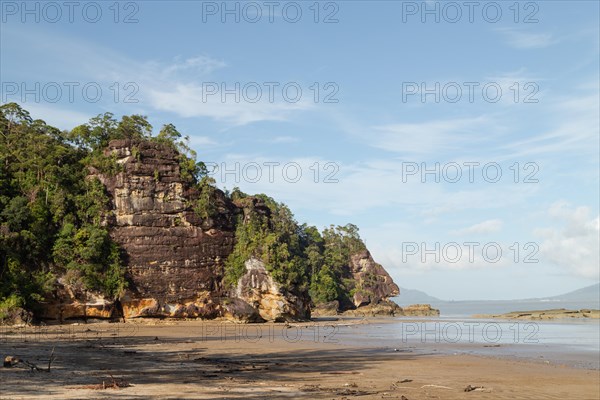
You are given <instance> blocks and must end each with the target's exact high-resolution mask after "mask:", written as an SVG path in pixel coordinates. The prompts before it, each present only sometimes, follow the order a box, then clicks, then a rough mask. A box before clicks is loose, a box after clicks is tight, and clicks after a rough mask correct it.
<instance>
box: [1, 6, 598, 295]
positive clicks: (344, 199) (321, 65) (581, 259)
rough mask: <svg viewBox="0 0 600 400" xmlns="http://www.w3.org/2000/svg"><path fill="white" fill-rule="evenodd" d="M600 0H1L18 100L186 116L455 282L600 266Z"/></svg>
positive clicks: (327, 219) (73, 119)
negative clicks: (89, 0)
mask: <svg viewBox="0 0 600 400" xmlns="http://www.w3.org/2000/svg"><path fill="white" fill-rule="evenodd" d="M599 4H600V3H598V2H597V1H536V2H527V1H520V2H516V1H497V2H488V1H484V2H479V1H474V2H461V1H458V2H434V1H427V2H413V1H321V2H316V1H297V2H289V1H272V2H270V1H257V2H248V1H244V2H237V1H227V2H222V1H218V2H211V1H209V2H206V1H204V2H203V1H123V2H115V1H107V2H104V1H96V2H87V1H76V2H61V1H57V2H37V1H30V2H27V3H24V2H21V1H18V2H15V1H2V2H0V12H1V15H0V18H1V21H0V45H1V46H0V47H1V50H0V82H1V103H7V102H13V101H14V102H17V103H19V104H21V105H22V106H23V107H24V108H25V109H27V110H28V111H29V112H30V113H31V114H32V116H33V117H34V118H40V119H43V120H45V121H46V122H47V123H49V124H52V125H54V126H56V127H58V128H61V129H72V128H73V127H75V126H77V125H80V124H82V123H85V122H87V121H88V120H89V118H91V117H93V116H96V115H98V114H100V113H104V112H112V113H114V114H115V115H116V116H119V117H120V116H121V115H130V114H142V115H146V116H148V119H149V121H150V122H151V123H152V124H153V126H154V127H155V130H156V131H158V130H159V129H160V127H161V126H162V125H164V124H168V123H173V124H174V125H175V126H176V127H177V128H178V130H179V131H181V132H182V133H184V134H186V135H189V138H190V144H191V147H192V148H193V149H195V150H196V151H197V153H198V159H199V160H202V161H204V162H206V163H207V164H208V165H209V166H211V168H212V170H213V171H214V172H213V176H214V178H215V179H216V180H217V184H218V186H219V187H221V188H224V189H225V188H226V189H229V190H231V189H232V188H233V187H235V186H238V187H240V188H241V189H242V190H243V191H245V192H248V193H266V194H268V195H270V196H272V197H274V198H276V199H277V200H278V201H281V202H284V203H286V204H287V205H289V207H290V208H291V209H292V210H293V212H294V214H295V216H296V219H297V220H298V221H299V222H301V223H302V222H306V223H308V224H311V225H315V226H318V227H320V228H323V227H326V226H329V225H330V224H335V225H344V224H346V223H353V224H356V225H357V226H359V228H360V233H361V236H362V237H363V239H364V240H365V241H366V243H367V246H368V247H369V249H370V251H371V253H372V255H373V257H374V258H375V260H376V261H377V262H379V263H381V264H382V265H383V266H384V267H385V268H386V269H387V270H388V272H389V273H390V275H391V276H392V277H393V279H394V280H395V281H396V282H397V283H398V284H399V285H400V286H402V287H406V288H412V289H419V290H423V291H425V292H427V293H428V294H430V295H433V296H436V297H439V298H442V299H454V300H466V299H514V298H531V297H543V296H550V295H556V294H560V293H563V292H568V291H571V290H575V289H578V288H580V287H583V286H587V285H591V284H594V283H596V282H598V281H599V279H600V277H599V274H600V260H599V217H598V215H599V200H600V199H599V196H600V194H599V187H600V183H599V175H600V173H599V169H600V165H599V157H600V156H599V154H600V142H599V139H600V111H599V110H600V96H599V93H600V77H599V70H600V65H599V63H600V61H599V60H600V49H599V47H600V43H599V38H600V32H599V29H600V20H599V16H600V10H599Z"/></svg>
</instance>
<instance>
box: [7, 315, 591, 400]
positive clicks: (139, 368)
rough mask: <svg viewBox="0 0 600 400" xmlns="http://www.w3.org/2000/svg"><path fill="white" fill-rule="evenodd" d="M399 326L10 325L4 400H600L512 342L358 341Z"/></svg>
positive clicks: (586, 377) (563, 368) (567, 369)
mask: <svg viewBox="0 0 600 400" xmlns="http://www.w3.org/2000/svg"><path fill="white" fill-rule="evenodd" d="M407 323H409V322H408V321H407ZM410 323H414V322H410ZM394 324H398V319H392V318H389V319H377V320H375V319H349V320H333V319H331V320H328V319H322V320H320V321H318V322H308V323H303V324H234V323H230V322H224V321H223V322H221V321H210V322H206V321H169V320H146V321H138V322H128V323H89V324H73V325H60V326H45V327H22V328H15V327H3V328H2V331H1V333H2V335H1V336H0V349H1V351H0V352H1V355H2V357H3V358H4V357H6V356H8V355H10V356H13V357H17V358H19V359H22V360H25V361H26V362H27V364H25V363H23V362H21V363H17V364H16V365H14V366H12V367H10V368H6V367H5V368H0V381H1V382H2V385H1V387H0V398H2V399H33V398H40V397H44V398H48V399H76V398H119V399H146V398H160V399H182V398H185V399H213V398H214V399H236V398H245V399H262V398H288V399H289V398H306V399H344V398H352V397H359V398H365V399H381V398H390V399H408V400H414V399H448V400H453V399H598V398H600V374H599V372H598V369H597V368H590V367H589V366H587V367H586V365H583V366H582V365H579V366H577V364H574V363H572V362H569V360H568V358H565V359H564V360H563V358H562V357H560V355H559V356H556V357H554V358H550V359H545V358H543V357H542V358H540V357H539V356H533V355H531V356H524V357H522V358H518V357H512V356H511V353H510V351H508V352H506V348H507V347H509V348H510V347H511V346H513V345H509V344H490V343H483V342H476V343H470V344H469V343H466V344H464V343H463V344H460V346H462V347H460V346H459V347H457V345H456V344H454V345H452V344H449V343H446V342H444V341H442V342H440V343H437V342H435V341H432V342H427V341H425V342H423V341H421V340H419V341H417V342H415V341H412V342H411V341H402V340H400V341H399V342H396V343H399V344H398V345H397V346H396V347H392V346H391V345H392V343H393V341H390V340H388V341H386V340H380V339H377V340H372V341H366V342H365V341H362V339H361V338H363V337H364V336H365V335H364V332H365V330H366V331H367V332H368V331H373V332H385V330H384V331H382V330H381V329H380V328H381V327H384V328H387V329H391V328H392V327H393V326H395V325H394ZM357 334H360V335H361V337H357ZM371 336H372V337H376V335H375V336H373V335H371ZM460 348H463V349H464V351H460V350H457V349H460ZM541 349H542V350H540V351H543V348H541ZM53 350H54V351H53ZM472 350H476V351H474V352H473V351H472ZM477 350H481V352H478V351H477ZM52 352H53V356H52V362H51V364H50V371H49V372H48V371H47V367H48V364H49V359H50V356H51V354H52ZM469 352H471V354H470V353H469ZM565 353H568V352H565ZM539 354H542V353H539ZM596 357H597V354H596ZM32 365H35V366H37V367H38V368H39V369H40V370H39V371H38V370H32V369H31V366H32ZM469 386H470V388H469V389H471V390H469V391H467V392H466V391H465V389H466V388H468V387H469ZM402 396H404V397H402Z"/></svg>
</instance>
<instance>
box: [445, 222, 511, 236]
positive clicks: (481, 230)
mask: <svg viewBox="0 0 600 400" xmlns="http://www.w3.org/2000/svg"><path fill="white" fill-rule="evenodd" d="M502 225H503V223H502V220H500V219H489V220H487V221H483V222H480V223H478V224H475V225H471V226H469V227H466V228H462V229H457V230H455V231H453V232H452V233H454V234H457V235H471V234H477V235H481V234H486V233H493V232H498V231H499V230H500V229H502Z"/></svg>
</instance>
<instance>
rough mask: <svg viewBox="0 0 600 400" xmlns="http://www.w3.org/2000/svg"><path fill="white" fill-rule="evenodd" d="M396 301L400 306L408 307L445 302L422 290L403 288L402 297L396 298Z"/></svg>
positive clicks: (401, 289)
mask: <svg viewBox="0 0 600 400" xmlns="http://www.w3.org/2000/svg"><path fill="white" fill-rule="evenodd" d="M394 301H395V302H396V303H398V305H400V306H407V305H410V304H419V303H426V304H435V303H440V302H444V300H440V299H438V298H437V297H433V296H430V295H428V294H427V293H425V292H422V291H420V290H415V289H406V288H403V287H401V288H400V296H398V297H396V298H394Z"/></svg>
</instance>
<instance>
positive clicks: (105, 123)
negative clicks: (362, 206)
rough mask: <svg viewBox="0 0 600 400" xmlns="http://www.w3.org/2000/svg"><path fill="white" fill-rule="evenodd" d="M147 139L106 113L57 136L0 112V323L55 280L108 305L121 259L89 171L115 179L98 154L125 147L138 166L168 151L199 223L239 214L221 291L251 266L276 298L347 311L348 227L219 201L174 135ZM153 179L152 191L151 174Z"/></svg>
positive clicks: (353, 242)
mask: <svg viewBox="0 0 600 400" xmlns="http://www.w3.org/2000/svg"><path fill="white" fill-rule="evenodd" d="M152 130H153V128H152V125H151V124H150V123H149V122H148V120H147V118H146V117H145V116H141V115H132V116H124V117H122V119H121V120H119V121H118V120H116V119H115V118H114V116H113V114H111V113H104V114H101V115H98V116H97V117H94V118H92V119H91V120H90V121H89V122H88V123H86V124H83V125H80V126H77V127H75V128H74V129H72V130H70V131H60V130H59V129H57V128H54V127H52V126H49V125H47V124H46V123H45V122H44V121H42V120H34V119H33V118H31V116H30V115H29V113H28V112H27V111H26V110H24V109H22V108H21V107H20V106H19V105H17V104H15V103H10V104H5V105H2V106H0V319H1V318H3V317H4V316H5V315H6V314H7V312H8V311H9V310H10V309H12V308H16V307H23V308H26V309H29V310H35V308H36V306H37V305H38V304H39V303H40V302H42V301H44V299H45V298H47V296H48V295H49V294H50V293H51V292H52V290H53V289H54V287H55V283H56V281H57V278H59V277H60V278H61V280H62V281H63V282H66V283H68V284H70V285H73V286H74V287H77V288H80V289H82V290H92V291H98V292H101V293H103V294H104V295H106V296H108V297H110V298H118V297H119V296H120V295H121V294H122V292H123V290H124V289H125V288H126V286H127V280H126V277H125V266H124V263H123V260H122V255H121V251H120V249H119V247H118V245H117V244H116V243H115V242H114V241H113V240H112V239H111V237H110V235H109V231H108V227H107V220H108V219H109V217H110V213H111V207H110V201H109V198H108V196H107V193H106V189H105V187H104V185H103V184H102V183H101V182H100V181H99V180H98V179H97V178H92V177H91V176H90V171H93V170H96V171H99V172H101V173H103V174H104V175H108V176H114V175H115V174H117V173H119V172H121V171H122V167H121V165H119V164H118V163H117V162H116V156H114V155H110V156H107V155H106V154H105V153H104V150H105V148H106V147H107V146H108V144H109V142H110V141H111V140H114V139H129V140H133V141H134V143H133V145H132V147H131V149H132V150H131V151H132V156H133V157H134V159H136V160H138V161H143V160H142V159H141V158H142V153H141V151H140V147H139V146H140V145H142V144H143V143H142V142H143V141H152V142H156V143H160V144H162V145H165V146H170V147H171V148H173V149H174V150H175V151H176V152H177V154H178V157H179V165H180V172H181V177H182V179H183V180H184V181H186V182H187V184H188V185H189V186H190V187H195V188H196V189H197V191H198V193H199V196H198V199H197V200H196V201H195V204H192V205H191V206H192V208H193V209H194V210H195V212H196V213H197V214H198V216H200V217H201V218H203V219H210V218H214V217H216V216H217V215H218V214H219V212H221V211H220V210H221V208H222V207H223V204H222V202H223V201H226V202H229V201H233V202H235V203H236V204H237V205H238V206H240V207H242V208H243V209H244V214H243V215H240V216H239V218H238V221H236V228H235V229H236V231H235V237H236V245H235V247H234V250H233V252H232V253H231V255H230V256H229V258H228V259H227V260H226V265H225V281H226V283H227V284H229V285H234V284H235V283H236V282H237V281H238V279H239V278H240V277H241V276H242V275H243V274H244V272H245V262H246V260H248V259H249V258H250V257H256V258H258V259H261V260H262V261H264V262H265V265H266V266H267V268H268V270H269V271H270V272H271V273H272V275H273V277H274V279H275V280H276V281H277V282H279V283H280V284H281V285H282V287H283V288H284V289H286V290H288V291H293V292H306V291H309V293H310V294H311V295H312V298H313V300H314V301H315V302H317V303H320V302H327V301H331V300H340V301H345V300H347V296H348V295H349V293H350V291H352V290H357V289H356V288H354V287H353V286H352V285H354V281H353V280H352V279H349V278H350V276H349V270H348V262H349V257H350V255H351V254H353V253H355V252H356V251H358V250H361V249H364V244H363V242H362V241H361V240H360V237H359V236H358V229H357V228H356V226H354V225H346V226H337V227H334V226H331V227H329V228H327V229H325V230H324V231H323V232H319V230H318V229H317V228H315V227H311V226H307V225H305V224H304V225H299V224H298V223H297V222H296V220H295V219H294V216H293V214H292V212H291V211H290V210H289V208H288V207H287V206H285V205H284V204H281V203H277V202H276V201H275V200H273V199H272V198H270V197H268V196H266V195H262V194H261V195H257V196H249V195H247V194H245V193H243V192H242V191H240V190H239V189H238V188H234V189H233V190H232V192H231V193H227V192H226V193H225V194H223V193H222V192H220V191H218V189H217V188H216V187H215V181H214V179H212V178H211V177H210V176H209V174H208V171H207V168H206V166H205V164H204V163H202V162H196V153H195V152H194V151H193V150H192V149H190V147H189V139H188V138H187V137H183V136H182V134H181V133H180V132H179V131H177V129H176V128H175V126H173V125H172V124H168V125H165V126H163V127H162V129H161V130H160V131H159V133H158V134H157V135H156V136H152ZM92 176H93V175H92ZM154 179H155V180H156V181H160V179H161V177H160V173H159V171H155V173H154ZM217 195H218V196H217ZM223 199H224V200H223Z"/></svg>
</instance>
